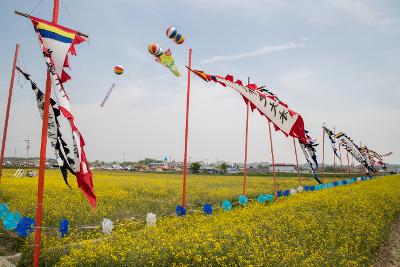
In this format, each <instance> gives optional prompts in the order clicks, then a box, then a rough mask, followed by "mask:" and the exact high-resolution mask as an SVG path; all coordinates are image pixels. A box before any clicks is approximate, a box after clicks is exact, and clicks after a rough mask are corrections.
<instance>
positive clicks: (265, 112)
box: [188, 68, 321, 183]
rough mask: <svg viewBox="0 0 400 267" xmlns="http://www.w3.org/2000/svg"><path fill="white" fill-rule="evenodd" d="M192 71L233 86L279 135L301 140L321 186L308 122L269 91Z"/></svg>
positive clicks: (205, 77) (226, 77) (238, 81)
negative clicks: (306, 125)
mask: <svg viewBox="0 0 400 267" xmlns="http://www.w3.org/2000/svg"><path fill="white" fill-rule="evenodd" d="M188 69H189V70H190V71H192V72H193V73H194V74H196V75H197V76H199V77H200V78H201V79H203V80H204V81H206V82H209V81H213V82H216V83H219V84H220V85H222V86H224V87H226V86H229V87H231V88H233V89H234V90H236V91H237V92H238V93H239V94H241V96H242V97H243V99H244V101H245V102H246V104H250V108H251V110H252V111H254V109H257V110H258V111H259V112H260V114H261V115H262V116H265V117H266V118H267V120H268V121H269V122H272V124H273V125H274V127H275V130H276V131H279V130H280V131H282V132H283V133H284V134H285V135H286V136H292V137H294V138H297V139H298V140H299V143H300V145H301V147H302V150H303V153H304V155H305V157H306V160H307V162H308V163H309V164H310V167H311V169H312V171H313V174H314V177H315V179H316V180H317V181H318V183H321V181H320V180H319V179H318V176H317V175H316V172H315V170H316V168H318V163H317V158H316V153H315V148H314V146H316V145H317V144H315V142H314V141H313V140H312V139H311V138H310V136H308V135H307V132H306V131H305V130H304V121H303V118H302V117H301V115H300V114H298V113H297V112H295V111H293V110H291V109H289V107H288V105H287V104H285V103H283V102H282V101H281V100H280V99H279V98H278V97H276V96H275V95H274V94H273V93H271V92H270V91H269V90H267V89H265V87H258V86H257V85H255V84H248V85H243V83H242V81H240V80H236V81H235V80H234V78H233V76H232V75H227V76H225V77H222V76H217V75H210V74H207V73H205V72H204V71H201V70H192V69H190V68H188ZM312 161H313V162H314V164H315V165H314V164H313V163H312Z"/></svg>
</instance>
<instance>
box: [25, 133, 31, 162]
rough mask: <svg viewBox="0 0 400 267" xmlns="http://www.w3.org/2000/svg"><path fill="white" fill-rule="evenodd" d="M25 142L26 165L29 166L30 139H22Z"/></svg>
mask: <svg viewBox="0 0 400 267" xmlns="http://www.w3.org/2000/svg"><path fill="white" fill-rule="evenodd" d="M24 141H25V142H26V167H28V166H29V148H30V145H29V143H30V140H29V139H25V140H24Z"/></svg>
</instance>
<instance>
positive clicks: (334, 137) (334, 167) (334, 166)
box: [333, 127, 336, 182]
mask: <svg viewBox="0 0 400 267" xmlns="http://www.w3.org/2000/svg"><path fill="white" fill-rule="evenodd" d="M333 140H334V141H335V143H334V148H335V149H336V130H335V127H333ZM333 181H334V182H336V154H335V151H333Z"/></svg>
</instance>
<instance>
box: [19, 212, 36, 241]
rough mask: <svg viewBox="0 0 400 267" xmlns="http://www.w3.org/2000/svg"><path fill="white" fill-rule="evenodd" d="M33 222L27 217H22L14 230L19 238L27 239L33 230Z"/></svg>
mask: <svg viewBox="0 0 400 267" xmlns="http://www.w3.org/2000/svg"><path fill="white" fill-rule="evenodd" d="M35 225H36V224H35V220H34V219H32V218H28V217H22V218H21V220H19V222H18V224H17V228H16V229H15V230H16V231H17V233H18V235H19V236H22V237H28V236H29V235H30V234H31V233H32V232H33V231H34V228H35Z"/></svg>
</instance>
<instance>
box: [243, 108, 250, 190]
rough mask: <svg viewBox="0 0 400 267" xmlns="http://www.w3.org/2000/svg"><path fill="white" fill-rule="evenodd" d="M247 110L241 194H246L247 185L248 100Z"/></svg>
mask: <svg viewBox="0 0 400 267" xmlns="http://www.w3.org/2000/svg"><path fill="white" fill-rule="evenodd" d="M246 106H247V110H246V140H245V143H244V165H243V195H244V196H245V195H246V185H247V181H246V178H247V141H248V139H249V110H250V104H249V102H247V103H246Z"/></svg>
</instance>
